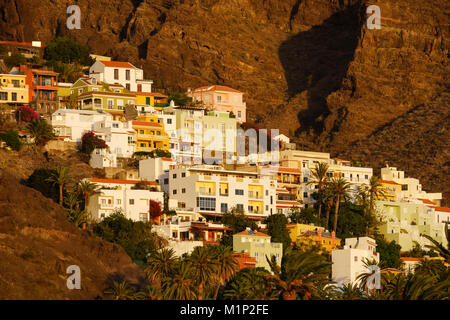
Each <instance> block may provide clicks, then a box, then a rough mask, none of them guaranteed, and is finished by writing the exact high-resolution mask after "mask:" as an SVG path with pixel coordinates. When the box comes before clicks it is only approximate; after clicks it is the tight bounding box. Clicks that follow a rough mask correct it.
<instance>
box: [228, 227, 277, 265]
mask: <svg viewBox="0 0 450 320" xmlns="http://www.w3.org/2000/svg"><path fill="white" fill-rule="evenodd" d="M270 238H271V236H269V235H267V234H264V233H262V232H258V231H252V230H250V229H248V228H247V229H246V230H244V231H242V232H239V233H236V234H234V235H233V250H234V251H235V252H247V253H248V254H249V256H250V257H251V258H255V259H256V261H257V263H256V265H255V267H256V268H258V267H262V268H265V269H266V270H268V271H271V269H270V266H269V263H268V262H267V259H266V257H267V258H268V259H269V260H270V259H271V257H272V256H275V257H276V260H277V263H278V264H279V265H281V258H282V257H283V244H282V243H271V242H270Z"/></svg>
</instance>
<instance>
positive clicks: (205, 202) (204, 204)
mask: <svg viewBox="0 0 450 320" xmlns="http://www.w3.org/2000/svg"><path fill="white" fill-rule="evenodd" d="M197 207H199V208H200V210H205V211H215V210H216V199H215V198H206V197H197Z"/></svg>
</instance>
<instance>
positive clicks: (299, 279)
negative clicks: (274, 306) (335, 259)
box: [266, 248, 331, 300]
mask: <svg viewBox="0 0 450 320" xmlns="http://www.w3.org/2000/svg"><path fill="white" fill-rule="evenodd" d="M267 260H268V262H269V265H270V267H271V269H272V272H273V273H274V275H267V276H266V277H267V280H268V282H269V283H270V286H271V288H272V289H273V290H276V291H277V292H279V294H280V298H281V299H283V300H295V299H296V298H297V294H298V293H300V294H301V296H302V297H303V298H304V299H310V298H311V296H312V294H313V292H314V286H315V283H316V282H319V281H324V280H326V279H328V275H329V273H330V266H331V262H329V261H327V259H326V258H325V256H323V255H320V254H317V253H314V252H312V251H309V252H308V251H306V252H301V251H297V250H293V249H291V248H288V249H287V250H286V252H285V254H284V256H283V260H282V263H281V268H280V267H278V266H277V265H276V260H275V259H271V260H269V259H267Z"/></svg>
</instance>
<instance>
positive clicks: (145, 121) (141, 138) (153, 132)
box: [132, 114, 169, 152]
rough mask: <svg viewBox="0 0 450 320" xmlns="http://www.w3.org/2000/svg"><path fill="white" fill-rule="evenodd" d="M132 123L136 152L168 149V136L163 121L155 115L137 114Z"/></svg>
mask: <svg viewBox="0 0 450 320" xmlns="http://www.w3.org/2000/svg"><path fill="white" fill-rule="evenodd" d="M132 125H133V129H134V130H136V152H150V151H153V150H155V149H162V150H165V151H169V136H168V134H167V133H166V132H165V131H164V123H163V122H162V121H161V120H160V119H159V118H158V117H157V116H156V115H153V114H147V115H144V116H139V117H137V118H136V120H135V121H133V122H132Z"/></svg>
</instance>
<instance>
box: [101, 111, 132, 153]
mask: <svg viewBox="0 0 450 320" xmlns="http://www.w3.org/2000/svg"><path fill="white" fill-rule="evenodd" d="M93 127H94V128H93V129H94V130H93V131H94V133H95V135H96V136H97V137H99V138H101V139H103V140H105V142H106V144H107V145H108V147H109V150H110V152H111V153H113V154H115V155H116V156H117V157H120V158H130V157H132V156H133V154H134V152H135V151H136V130H134V129H133V127H132V124H131V121H128V122H122V121H119V120H111V118H109V119H106V120H103V121H99V122H95V123H94V126H93Z"/></svg>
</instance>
